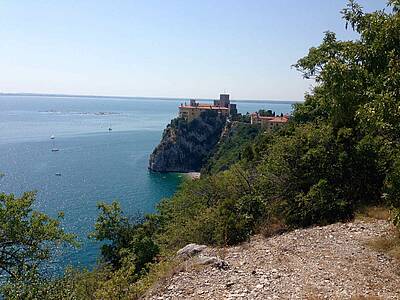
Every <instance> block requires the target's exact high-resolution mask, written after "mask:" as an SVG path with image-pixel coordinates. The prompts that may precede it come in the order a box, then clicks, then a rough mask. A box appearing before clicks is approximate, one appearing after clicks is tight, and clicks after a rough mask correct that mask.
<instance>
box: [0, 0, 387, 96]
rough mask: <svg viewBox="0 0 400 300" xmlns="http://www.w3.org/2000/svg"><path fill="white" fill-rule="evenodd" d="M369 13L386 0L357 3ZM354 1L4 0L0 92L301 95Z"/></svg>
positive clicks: (343, 35) (341, 33) (346, 33)
mask: <svg viewBox="0 0 400 300" xmlns="http://www.w3.org/2000/svg"><path fill="white" fill-rule="evenodd" d="M358 2H359V3H360V4H361V5H363V7H364V8H365V10H366V11H373V10H377V9H383V8H385V6H386V1H385V0H360V1H358ZM346 3H347V1H346V0H302V1H298V0H240V1H239V0H198V1H195V0H142V1H135V0H126V1H122V0H108V1H102V0H85V1H81V0H68V1H67V0H52V1H43V0H35V1H32V0H18V1H15V0H0V41H1V44H0V92H28V93H60V94H80V95H114V96H144V97H181V98H189V97H193V98H216V97H218V94H219V93H222V92H226V93H230V94H231V97H232V98H233V99H253V100H257V99H263V100H265V99H271V100H302V99H303V97H304V93H305V92H307V91H309V90H310V88H311V86H312V81H309V80H305V79H303V78H302V77H301V74H300V73H299V72H297V71H296V70H295V69H293V68H291V65H292V64H294V63H296V61H297V60H298V59H299V58H301V57H303V56H305V55H306V54H307V51H308V49H309V48H310V47H312V46H317V45H318V44H319V43H320V42H321V40H322V37H323V33H324V31H327V30H330V31H333V32H335V33H336V34H337V36H338V38H339V39H354V38H356V37H357V36H356V35H355V34H354V33H353V32H351V31H350V30H345V24H344V22H343V20H342V19H341V15H340V10H341V9H342V8H343V7H345V5H346Z"/></svg>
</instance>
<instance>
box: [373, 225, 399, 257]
mask: <svg viewBox="0 0 400 300" xmlns="http://www.w3.org/2000/svg"><path fill="white" fill-rule="evenodd" d="M367 244H368V246H370V247H371V248H372V249H374V250H375V251H378V252H383V253H387V254H388V255H390V256H391V257H393V258H395V259H398V260H400V236H399V233H398V232H396V233H395V234H393V235H390V236H385V237H380V238H377V239H374V240H372V241H369V242H368V243H367Z"/></svg>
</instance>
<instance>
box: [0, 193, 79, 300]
mask: <svg viewBox="0 0 400 300" xmlns="http://www.w3.org/2000/svg"><path fill="white" fill-rule="evenodd" d="M34 201H35V193H33V192H30V193H25V194H23V195H22V197H21V198H15V197H14V195H6V194H0V230H1V236H0V272H1V275H2V276H4V277H3V278H4V281H3V282H4V284H3V286H2V292H3V294H4V295H5V296H6V298H10V299H32V298H35V297H38V295H43V297H44V295H46V293H47V292H50V290H51V288H50V283H49V282H48V280H47V277H46V276H45V271H46V269H45V264H46V263H48V262H49V261H50V260H51V258H52V256H53V254H54V251H55V249H56V248H57V247H60V246H63V245H66V244H67V245H71V246H77V243H76V241H75V238H74V236H73V235H71V234H67V233H65V232H64V231H63V229H62V228H61V227H60V218H62V213H60V214H59V218H58V219H52V218H50V217H48V216H47V215H45V214H43V213H40V212H36V211H33V210H32V205H33V203H34ZM39 298H40V297H39ZM39 298H35V299H39Z"/></svg>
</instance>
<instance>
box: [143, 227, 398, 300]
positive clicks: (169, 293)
mask: <svg viewBox="0 0 400 300" xmlns="http://www.w3.org/2000/svg"><path fill="white" fill-rule="evenodd" d="M390 230H391V225H390V224H389V223H388V222H386V221H382V220H379V221H378V220H374V221H368V222H366V221H355V222H352V223H345V224H342V223H337V224H333V225H329V226H325V227H314V228H309V229H302V230H295V231H292V232H290V233H287V234H283V235H280V236H275V237H272V238H268V239H266V238H264V237H262V236H259V235H258V236H254V237H253V239H252V240H251V242H249V243H245V244H242V245H240V246H236V247H230V248H226V249H224V250H223V249H215V248H206V249H205V250H204V251H203V253H202V254H201V255H207V256H218V257H220V258H222V259H223V260H225V261H226V262H227V263H228V265H229V268H227V269H220V268H217V267H213V266H211V265H208V266H194V267H193V265H191V260H192V261H193V260H195V258H192V259H190V260H189V261H187V262H186V265H191V267H188V268H186V270H185V271H182V272H179V273H177V274H175V275H174V276H172V278H169V279H168V280H167V281H166V282H165V283H164V284H162V286H158V287H157V289H156V291H153V293H152V294H149V295H148V296H147V299H158V300H162V299H165V300H166V299H310V300H311V299H312V300H314V299H364V300H367V299H371V300H372V299H400V266H399V264H398V262H397V261H395V260H393V259H391V258H390V257H388V256H387V255H385V254H382V253H378V252H375V251H373V250H371V249H370V248H369V247H368V246H366V245H365V243H366V242H367V241H368V240H371V239H373V238H377V237H379V236H383V235H385V234H387V233H388V232H390Z"/></svg>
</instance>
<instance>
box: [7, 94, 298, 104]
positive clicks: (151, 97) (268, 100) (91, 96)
mask: <svg viewBox="0 0 400 300" xmlns="http://www.w3.org/2000/svg"><path fill="white" fill-rule="evenodd" d="M228 94H229V93H228ZM0 96H43V97H70V98H73V97H81V98H116V99H158V100H189V99H196V100H205V101H212V100H215V99H216V98H215V99H213V98H209V99H208V98H193V97H157V96H113V95H91V94H58V93H30V92H14V93H10V92H0ZM230 100H231V101H233V102H250V101H254V102H271V101H272V102H280V103H285V102H286V103H287V102H290V103H292V102H304V100H279V99H230Z"/></svg>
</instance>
